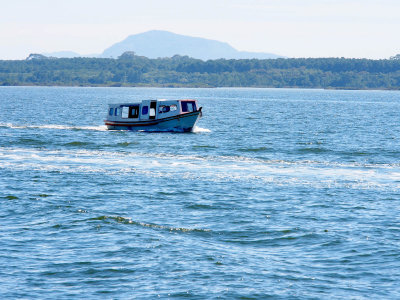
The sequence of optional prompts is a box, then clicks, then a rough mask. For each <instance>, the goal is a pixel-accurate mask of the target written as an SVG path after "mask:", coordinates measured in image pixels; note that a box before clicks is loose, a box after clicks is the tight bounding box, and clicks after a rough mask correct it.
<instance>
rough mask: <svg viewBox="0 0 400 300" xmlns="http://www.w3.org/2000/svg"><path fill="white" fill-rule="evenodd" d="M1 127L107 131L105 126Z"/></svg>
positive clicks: (4, 125)
mask: <svg viewBox="0 0 400 300" xmlns="http://www.w3.org/2000/svg"><path fill="white" fill-rule="evenodd" d="M0 127H6V128H11V129H58V130H94V131H106V130H107V127H106V126H105V125H100V126H69V125H57V124H44V125H15V124H11V123H0Z"/></svg>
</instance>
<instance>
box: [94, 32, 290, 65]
mask: <svg viewBox="0 0 400 300" xmlns="http://www.w3.org/2000/svg"><path fill="white" fill-rule="evenodd" d="M126 51H134V52H135V53H136V54H137V55H141V56H146V57H148V58H158V57H172V56H174V55H176V54H178V55H187V56H190V57H193V58H198V59H202V60H208V59H218V58H226V59H245V58H258V59H267V58H279V57H283V56H279V55H276V54H272V53H261V52H244V51H238V50H236V49H235V48H233V47H232V46H230V45H229V44H228V43H223V42H219V41H215V40H210V39H204V38H198V37H191V36H186V35H180V34H175V33H172V32H168V31H162V30H152V31H147V32H144V33H140V34H135V35H130V36H128V37H127V38H126V39H125V40H123V41H121V42H119V43H116V44H114V45H112V46H111V47H109V48H107V49H106V50H104V52H103V53H102V54H101V55H100V57H105V58H117V57H118V56H120V55H121V54H122V53H124V52H126Z"/></svg>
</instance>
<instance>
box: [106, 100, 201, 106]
mask: <svg viewBox="0 0 400 300" xmlns="http://www.w3.org/2000/svg"><path fill="white" fill-rule="evenodd" d="M143 101H157V102H169V101H196V100H195V99H144V100H135V102H123V103H110V104H109V105H113V106H115V105H119V106H124V105H135V104H141V103H142V102H143Z"/></svg>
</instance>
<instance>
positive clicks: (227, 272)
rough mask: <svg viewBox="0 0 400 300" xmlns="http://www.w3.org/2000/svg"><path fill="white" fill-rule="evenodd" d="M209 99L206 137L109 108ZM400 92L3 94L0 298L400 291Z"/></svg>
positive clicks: (334, 295)
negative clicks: (114, 123)
mask: <svg viewBox="0 0 400 300" xmlns="http://www.w3.org/2000/svg"><path fill="white" fill-rule="evenodd" d="M146 98H147V99H148V98H196V99H198V101H199V104H200V105H201V106H203V112H204V116H203V118H202V119H201V120H200V121H199V123H198V127H197V128H196V130H195V132H194V133H146V132H122V131H107V130H106V129H105V127H104V125H103V120H104V118H105V114H106V110H107V104H108V103H115V102H128V101H130V100H138V99H146ZM399 112H400V92H393V91H324V90H301V89H156V88H154V89H153V88H54V87H4V88H0V245H1V246H0V298H1V299H21V298H22V299H84V298H101V299H103V298H105V299H134V298H137V299H155V298H161V299H175V298H187V299H217V298H218V299H266V298H270V299H396V298H397V299H399V298H400V284H399V283H400V214H399V211H400V126H399V120H400V117H399Z"/></svg>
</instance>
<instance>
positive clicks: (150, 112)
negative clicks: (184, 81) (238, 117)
mask: <svg viewBox="0 0 400 300" xmlns="http://www.w3.org/2000/svg"><path fill="white" fill-rule="evenodd" d="M201 116H202V107H199V106H198V104H197V100H194V99H182V100H166V99H158V100H142V101H141V102H137V103H119V104H109V107H108V114H107V119H106V120H105V121H104V122H105V125H106V126H107V129H109V130H135V131H177V132H191V131H192V130H193V127H194V126H195V125H196V123H197V121H198V120H199V118H200V117H201Z"/></svg>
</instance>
